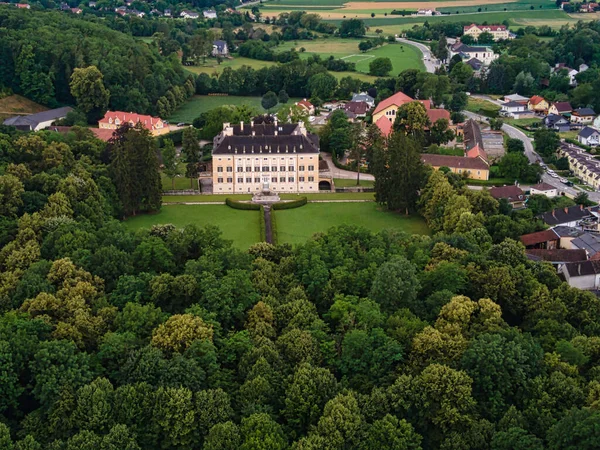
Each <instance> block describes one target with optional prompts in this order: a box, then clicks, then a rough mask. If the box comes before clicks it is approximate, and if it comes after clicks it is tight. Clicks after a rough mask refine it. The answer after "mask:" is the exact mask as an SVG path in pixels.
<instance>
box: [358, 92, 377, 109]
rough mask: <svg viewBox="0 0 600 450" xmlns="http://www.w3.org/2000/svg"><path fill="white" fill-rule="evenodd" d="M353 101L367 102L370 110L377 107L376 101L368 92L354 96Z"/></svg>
mask: <svg viewBox="0 0 600 450" xmlns="http://www.w3.org/2000/svg"><path fill="white" fill-rule="evenodd" d="M352 101H353V102H365V103H366V104H367V105H369V108H373V107H375V99H374V98H373V97H371V96H370V95H369V94H367V93H366V92H360V93H358V94H352Z"/></svg>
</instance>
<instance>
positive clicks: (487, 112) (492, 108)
mask: <svg viewBox="0 0 600 450" xmlns="http://www.w3.org/2000/svg"><path fill="white" fill-rule="evenodd" d="M466 109H467V111H470V112H472V113H475V114H480V115H482V116H486V117H498V111H500V109H501V108H500V106H499V105H496V104H495V103H492V102H488V101H487V100H483V99H481V98H475V97H469V99H468V101H467V108H466Z"/></svg>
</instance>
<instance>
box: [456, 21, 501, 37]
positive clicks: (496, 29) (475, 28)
mask: <svg viewBox="0 0 600 450" xmlns="http://www.w3.org/2000/svg"><path fill="white" fill-rule="evenodd" d="M482 33H490V34H491V35H492V36H494V41H500V40H502V39H510V34H509V32H508V29H507V28H506V26H505V25H477V24H474V23H472V24H471V25H467V26H465V27H463V34H464V35H467V36H472V37H473V39H475V40H478V39H479V36H480V35H481V34H482Z"/></svg>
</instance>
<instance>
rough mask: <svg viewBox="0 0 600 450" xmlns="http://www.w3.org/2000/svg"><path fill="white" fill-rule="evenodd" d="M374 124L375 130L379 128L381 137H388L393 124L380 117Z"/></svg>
mask: <svg viewBox="0 0 600 450" xmlns="http://www.w3.org/2000/svg"><path fill="white" fill-rule="evenodd" d="M374 123H375V125H376V126H377V128H379V131H380V132H381V135H382V136H383V137H388V136H389V135H390V134H392V130H393V129H394V123H393V122H392V121H391V120H389V119H388V118H387V117H386V116H380V117H379V119H377V121H376V122H374Z"/></svg>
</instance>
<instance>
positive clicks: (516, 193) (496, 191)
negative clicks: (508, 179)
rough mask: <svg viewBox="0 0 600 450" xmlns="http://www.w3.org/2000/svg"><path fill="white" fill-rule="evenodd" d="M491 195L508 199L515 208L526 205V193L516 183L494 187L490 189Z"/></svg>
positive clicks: (498, 198)
mask: <svg viewBox="0 0 600 450" xmlns="http://www.w3.org/2000/svg"><path fill="white" fill-rule="evenodd" d="M488 192H489V193H490V195H491V196H492V197H494V198H495V199H496V200H500V199H506V200H507V201H508V203H510V204H511V206H512V207H513V208H523V207H524V206H525V200H526V198H525V193H524V192H523V190H522V189H521V188H520V187H519V186H516V185H514V184H512V185H510V186H500V187H493V188H490V189H489V190H488Z"/></svg>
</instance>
